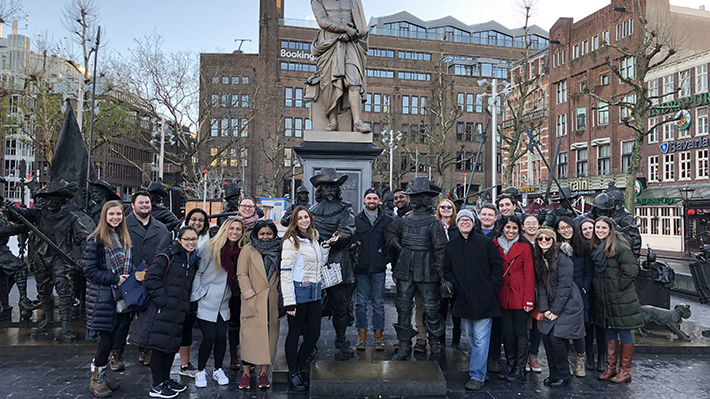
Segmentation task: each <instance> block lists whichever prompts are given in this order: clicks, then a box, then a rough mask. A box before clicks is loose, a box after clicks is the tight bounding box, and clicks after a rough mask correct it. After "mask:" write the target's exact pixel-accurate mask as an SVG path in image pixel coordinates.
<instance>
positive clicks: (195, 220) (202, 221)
mask: <svg viewBox="0 0 710 399" xmlns="http://www.w3.org/2000/svg"><path fill="white" fill-rule="evenodd" d="M190 221H191V222H197V223H204V222H205V219H195V218H190Z"/></svg>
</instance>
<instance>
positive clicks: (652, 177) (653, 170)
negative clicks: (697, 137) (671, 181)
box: [648, 150, 707, 182]
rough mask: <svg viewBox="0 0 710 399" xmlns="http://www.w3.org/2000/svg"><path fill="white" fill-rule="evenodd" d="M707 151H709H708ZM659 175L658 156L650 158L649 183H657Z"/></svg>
mask: <svg viewBox="0 0 710 399" xmlns="http://www.w3.org/2000/svg"><path fill="white" fill-rule="evenodd" d="M706 151H707V150H706ZM659 177H660V176H659V175H658V155H653V156H650V157H648V181H653V182H657V181H658V180H659Z"/></svg>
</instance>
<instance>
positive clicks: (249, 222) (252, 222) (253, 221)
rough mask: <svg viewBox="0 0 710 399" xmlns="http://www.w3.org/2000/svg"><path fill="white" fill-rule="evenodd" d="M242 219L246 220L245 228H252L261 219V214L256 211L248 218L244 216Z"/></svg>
mask: <svg viewBox="0 0 710 399" xmlns="http://www.w3.org/2000/svg"><path fill="white" fill-rule="evenodd" d="M239 216H242V215H239ZM242 219H243V220H244V228H245V229H246V230H251V228H252V227H254V225H255V224H256V222H257V221H258V220H259V215H257V214H256V212H254V214H253V215H251V216H250V217H248V218H245V217H242ZM244 234H246V232H244Z"/></svg>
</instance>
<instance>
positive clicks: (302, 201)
mask: <svg viewBox="0 0 710 399" xmlns="http://www.w3.org/2000/svg"><path fill="white" fill-rule="evenodd" d="M308 194H309V192H308V189H307V188H306V186H298V188H297V189H296V199H295V200H294V201H293V204H291V206H289V207H288V209H286V212H285V213H284V215H283V217H282V218H281V225H282V226H284V227H288V224H289V223H290V222H291V214H292V213H293V210H294V209H296V207H298V206H305V207H306V208H308V207H309V206H310V203H309V202H310V201H309V199H308Z"/></svg>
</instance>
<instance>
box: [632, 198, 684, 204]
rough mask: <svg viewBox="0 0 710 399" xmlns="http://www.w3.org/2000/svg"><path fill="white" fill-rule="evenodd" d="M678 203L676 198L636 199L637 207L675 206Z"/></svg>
mask: <svg viewBox="0 0 710 399" xmlns="http://www.w3.org/2000/svg"><path fill="white" fill-rule="evenodd" d="M676 203H678V200H677V199H676V198H636V205H673V204H676Z"/></svg>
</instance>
